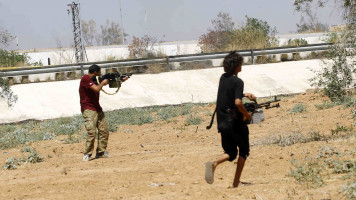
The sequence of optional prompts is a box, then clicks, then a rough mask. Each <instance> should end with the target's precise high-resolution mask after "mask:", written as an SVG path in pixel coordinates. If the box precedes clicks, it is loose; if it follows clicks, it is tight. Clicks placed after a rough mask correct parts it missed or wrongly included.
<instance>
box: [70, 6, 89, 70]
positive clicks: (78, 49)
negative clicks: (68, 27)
mask: <svg viewBox="0 0 356 200" xmlns="http://www.w3.org/2000/svg"><path fill="white" fill-rule="evenodd" d="M68 6H69V8H68V14H70V13H71V14H72V20H73V35H74V48H75V60H76V62H77V63H82V62H84V59H85V57H84V56H85V48H84V44H83V41H82V29H81V27H80V17H79V3H75V2H72V3H71V4H68ZM81 67H82V70H81V71H82V75H83V74H84V72H83V66H81Z"/></svg>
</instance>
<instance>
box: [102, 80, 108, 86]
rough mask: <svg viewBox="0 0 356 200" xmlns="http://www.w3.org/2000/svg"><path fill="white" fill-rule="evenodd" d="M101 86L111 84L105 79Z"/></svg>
mask: <svg viewBox="0 0 356 200" xmlns="http://www.w3.org/2000/svg"><path fill="white" fill-rule="evenodd" d="M101 84H103V86H104V85H107V84H109V79H104V80H103V81H101Z"/></svg>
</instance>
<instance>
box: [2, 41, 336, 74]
mask: <svg viewBox="0 0 356 200" xmlns="http://www.w3.org/2000/svg"><path fill="white" fill-rule="evenodd" d="M331 45H332V44H330V43H324V44H316V45H306V46H299V47H278V48H270V49H252V50H242V51H238V53H239V54H240V55H241V56H250V57H251V59H252V63H253V64H254V57H255V56H261V55H273V54H284V53H300V52H306V51H323V50H328V49H330V48H331ZM228 53H229V52H222V53H208V54H190V55H181V56H167V57H165V58H155V59H137V60H121V61H119V60H118V61H103V62H87V63H77V64H64V65H52V66H43V67H21V68H15V69H14V68H10V69H6V68H5V69H3V70H1V71H0V77H13V76H26V75H31V74H42V73H55V72H70V71H77V70H81V73H82V74H83V72H84V70H87V69H88V68H89V66H90V65H92V64H98V65H100V67H101V68H111V67H115V68H117V67H119V68H124V67H130V66H135V65H147V64H156V63H158V64H169V63H172V62H190V61H201V60H211V59H221V58H224V57H225V56H226V55H227V54H228Z"/></svg>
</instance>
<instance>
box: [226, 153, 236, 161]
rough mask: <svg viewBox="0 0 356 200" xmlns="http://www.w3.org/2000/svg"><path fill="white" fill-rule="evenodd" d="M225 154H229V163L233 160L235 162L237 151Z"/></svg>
mask: <svg viewBox="0 0 356 200" xmlns="http://www.w3.org/2000/svg"><path fill="white" fill-rule="evenodd" d="M227 154H229V161H230V162H231V161H233V160H235V159H236V157H237V151H232V152H229V153H227Z"/></svg>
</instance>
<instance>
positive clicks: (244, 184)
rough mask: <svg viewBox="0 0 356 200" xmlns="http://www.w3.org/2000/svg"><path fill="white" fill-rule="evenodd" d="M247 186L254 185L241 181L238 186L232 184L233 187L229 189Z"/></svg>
mask: <svg viewBox="0 0 356 200" xmlns="http://www.w3.org/2000/svg"><path fill="white" fill-rule="evenodd" d="M247 185H252V183H248V182H242V181H239V183H238V184H237V185H234V184H232V186H229V187H228V188H237V187H242V186H247Z"/></svg>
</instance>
